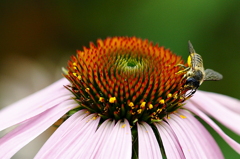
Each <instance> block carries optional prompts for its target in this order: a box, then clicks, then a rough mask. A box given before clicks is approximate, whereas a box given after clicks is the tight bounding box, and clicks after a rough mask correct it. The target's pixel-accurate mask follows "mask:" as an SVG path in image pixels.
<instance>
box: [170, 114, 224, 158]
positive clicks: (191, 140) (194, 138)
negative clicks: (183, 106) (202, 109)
mask: <svg viewBox="0 0 240 159" xmlns="http://www.w3.org/2000/svg"><path fill="white" fill-rule="evenodd" d="M180 115H184V116H182V117H180ZM185 117H186V118H185ZM167 122H168V123H169V125H170V126H171V128H172V129H173V131H174V132H175V134H176V136H177V137H178V140H179V143H180V145H181V146H182V150H183V152H184V155H185V156H186V158H194V159H195V158H196V159H197V158H199V159H202V158H208V159H211V158H213V159H215V158H218V159H221V158H223V156H222V154H221V151H220V149H219V147H218V145H217V144H216V142H215V141H214V140H213V138H212V136H211V135H210V134H209V133H208V131H207V130H206V129H205V128H204V127H203V126H202V124H201V123H200V122H199V121H198V120H196V119H195V118H194V117H193V116H192V115H191V114H190V113H188V112H187V111H185V110H179V113H176V114H172V115H170V119H168V120H167Z"/></svg>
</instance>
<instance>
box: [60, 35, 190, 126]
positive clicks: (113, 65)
mask: <svg viewBox="0 0 240 159" xmlns="http://www.w3.org/2000/svg"><path fill="white" fill-rule="evenodd" d="M177 64H183V60H182V59H181V57H180V56H177V55H175V54H173V53H172V52H171V51H170V50H168V49H164V47H159V46H158V45H154V44H153V43H152V42H149V41H148V40H142V39H139V38H136V37H113V38H107V39H105V40H98V41H97V45H94V44H93V43H90V47H89V48H86V47H84V48H83V51H77V56H72V57H71V60H70V61H69V62H68V67H67V69H68V73H67V74H66V75H65V77H66V78H67V79H68V80H69V81H70V82H71V85H70V86H67V87H68V89H69V90H70V91H72V93H73V94H74V95H75V100H76V101H77V102H79V108H77V109H78V110H79V109H88V110H89V111H90V112H92V113H98V114H99V116H101V117H102V118H103V119H109V118H112V119H116V120H119V119H124V118H126V119H128V121H129V122H130V123H131V124H132V125H134V123H135V122H136V121H145V122H148V123H151V122H154V121H159V120H162V119H163V118H164V117H165V116H166V115H167V114H169V113H172V112H174V111H175V110H176V109H178V108H180V107H181V106H182V105H183V102H184V100H185V99H184V98H183V96H184V94H185V93H186V90H184V91H183V90H182V89H181V88H182V86H183V84H184V83H183V82H182V81H181V78H182V76H179V75H177V74H175V73H176V72H178V71H179V68H178V67H175V66H176V65H177Z"/></svg>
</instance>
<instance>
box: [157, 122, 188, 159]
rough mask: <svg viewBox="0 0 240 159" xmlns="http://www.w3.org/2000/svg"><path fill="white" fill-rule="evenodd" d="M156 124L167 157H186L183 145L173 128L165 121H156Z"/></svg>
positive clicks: (174, 158)
mask: <svg viewBox="0 0 240 159" xmlns="http://www.w3.org/2000/svg"><path fill="white" fill-rule="evenodd" d="M155 126H156V127H157V129H158V132H159V135H160V137H161V140H162V144H163V147H164V150H165V153H166V157H167V158H168V159H177V158H179V159H180V158H181V159H184V158H185V156H184V154H183V151H182V148H181V145H180V143H179V141H178V139H177V136H176V135H175V133H174V132H173V130H172V128H171V127H170V126H169V125H168V124H167V123H165V122H164V121H162V122H159V123H155Z"/></svg>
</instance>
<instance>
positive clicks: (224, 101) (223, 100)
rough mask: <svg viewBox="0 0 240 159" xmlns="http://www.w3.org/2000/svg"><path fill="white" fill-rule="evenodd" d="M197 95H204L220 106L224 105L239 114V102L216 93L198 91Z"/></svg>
mask: <svg viewBox="0 0 240 159" xmlns="http://www.w3.org/2000/svg"><path fill="white" fill-rule="evenodd" d="M198 93H200V94H205V95H207V96H208V97H210V98H212V99H214V100H215V101H216V102H218V103H220V104H221V105H224V106H225V107H227V108H228V109H230V110H232V111H234V112H236V113H238V114H240V100H238V99H236V98H232V97H229V96H226V95H223V94H218V93H212V92H206V91H198ZM198 93H197V94H198Z"/></svg>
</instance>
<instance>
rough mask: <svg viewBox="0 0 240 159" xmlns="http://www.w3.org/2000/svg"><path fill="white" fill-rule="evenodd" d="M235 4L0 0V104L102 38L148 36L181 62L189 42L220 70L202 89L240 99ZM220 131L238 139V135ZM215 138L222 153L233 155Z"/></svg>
mask: <svg viewBox="0 0 240 159" xmlns="http://www.w3.org/2000/svg"><path fill="white" fill-rule="evenodd" d="M239 6H240V1H239V0H229V1H223V0H222V1H207V0H195V1H190V0H186V1H177V0H175V1H167V0H163V1H160V0H158V1H157V0H155V1H154V0H153V1H146V0H138V1H136V0H135V1H127V0H115V1H111V0H101V1H100V0H89V1H86V0H85V1H83V0H75V1H61V0H60V1H53V0H52V1H51V0H49V1H47V0H42V1H30V0H22V1H17V0H2V1H1V3H0V54H1V58H0V87H1V91H0V100H1V102H0V104H1V106H6V105H8V104H10V103H12V102H14V101H16V100H18V99H20V98H22V97H24V96H26V95H28V94H31V93H32V92H35V91H37V90H39V89H41V88H44V87H45V86H47V85H49V84H51V83H52V82H54V81H56V80H57V79H60V78H61V77H62V76H61V67H62V66H66V63H67V61H68V59H69V57H70V56H71V55H73V54H75V51H76V50H77V49H81V48H82V46H88V44H89V41H93V42H95V41H96V39H98V38H102V39H104V38H106V37H108V36H137V37H140V38H144V39H145V38H146V39H149V40H150V41H153V42H156V43H159V44H160V45H163V46H165V47H166V48H170V49H171V50H172V51H173V52H175V53H176V54H178V55H182V56H183V58H184V59H185V60H186V59H187V56H188V47H187V41H188V40H191V42H192V44H193V46H194V48H195V50H196V51H197V52H198V53H200V54H201V55H202V57H203V60H204V64H205V68H212V69H214V70H217V71H219V72H221V73H222V74H223V76H224V79H223V80H222V81H219V82H204V84H203V85H202V86H201V88H200V89H201V90H207V91H213V92H218V93H222V94H227V95H229V96H232V97H235V98H238V99H239V97H240V84H239V81H240V76H239V69H240V52H239V51H240V44H239V43H240V9H239ZM223 129H224V131H225V132H226V133H227V134H229V135H231V137H233V138H234V139H235V140H238V142H240V137H239V136H238V135H236V134H234V133H232V132H230V131H228V130H227V129H225V128H224V127H223ZM210 130H211V129H210ZM211 131H212V130H211ZM213 133H214V132H213ZM214 137H216V139H217V140H218V143H219V144H220V146H221V149H222V151H223V152H224V155H225V157H226V158H231V159H232V158H238V157H239V155H238V154H237V153H236V152H234V151H233V150H232V149H231V148H230V147H229V146H228V145H227V144H226V143H225V142H224V141H223V140H222V139H221V138H220V137H219V136H218V135H216V134H214ZM34 153H35V152H34Z"/></svg>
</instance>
